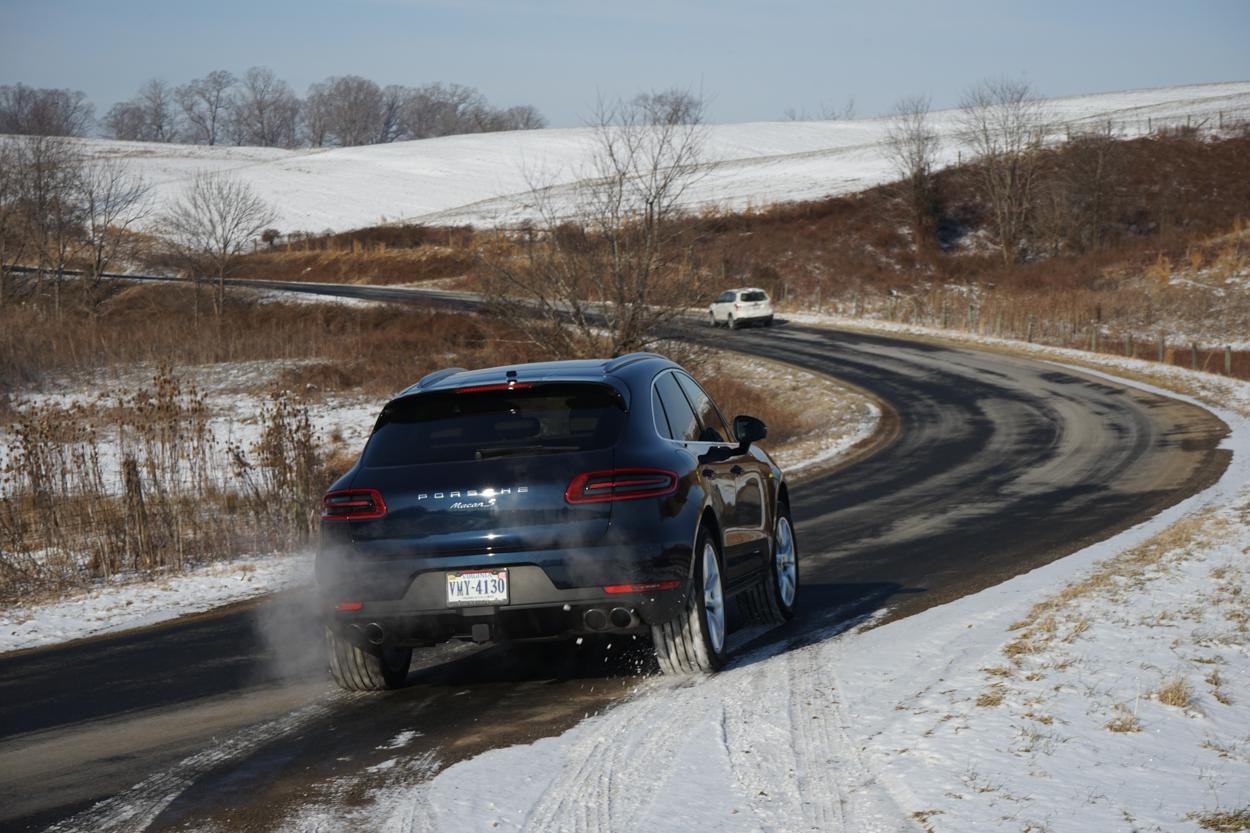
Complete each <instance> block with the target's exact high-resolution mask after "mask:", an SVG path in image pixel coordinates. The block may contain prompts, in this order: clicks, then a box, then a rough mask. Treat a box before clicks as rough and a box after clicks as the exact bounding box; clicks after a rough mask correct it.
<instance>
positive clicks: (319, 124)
mask: <svg viewBox="0 0 1250 833" xmlns="http://www.w3.org/2000/svg"><path fill="white" fill-rule="evenodd" d="M331 117H332V116H331V113H330V95H329V90H328V89H327V87H326V84H325V83H322V82H317V83H315V84H310V85H309V86H308V94H307V95H306V96H305V97H304V103H303V105H302V106H301V107H300V127H301V129H302V133H303V137H304V142H306V143H307V144H308V145H309V146H310V147H315V148H319V147H325V146H326V145H328V144H330V143H331V138H330V119H331Z"/></svg>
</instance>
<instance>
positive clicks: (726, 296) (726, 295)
mask: <svg viewBox="0 0 1250 833" xmlns="http://www.w3.org/2000/svg"><path fill="white" fill-rule="evenodd" d="M733 300H734V294H733V293H732V292H722V293H721V294H720V297H719V298H717V299H716V303H718V304H731V303H733Z"/></svg>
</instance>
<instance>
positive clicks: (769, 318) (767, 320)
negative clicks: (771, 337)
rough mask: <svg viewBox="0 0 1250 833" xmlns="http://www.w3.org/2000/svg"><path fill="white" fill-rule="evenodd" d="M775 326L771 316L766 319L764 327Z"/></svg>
mask: <svg viewBox="0 0 1250 833" xmlns="http://www.w3.org/2000/svg"><path fill="white" fill-rule="evenodd" d="M772 325H773V317H772V316H771V315H770V316H768V317H767V318H765V319H764V326H765V327H771V326H772Z"/></svg>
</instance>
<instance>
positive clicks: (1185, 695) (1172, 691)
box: [1155, 675, 1194, 709]
mask: <svg viewBox="0 0 1250 833" xmlns="http://www.w3.org/2000/svg"><path fill="white" fill-rule="evenodd" d="M1155 699H1156V700H1158V701H1159V702H1160V703H1162V704H1163V705H1165V706H1175V707H1176V708H1178V709H1188V708H1190V707H1191V706H1193V704H1194V690H1193V687H1192V686H1190V684H1189V681H1188V680H1186V679H1185V678H1184V677H1182V676H1180V675H1177V676H1175V677H1171V678H1169V679H1167V680H1165V681H1164V683H1163V685H1161V686H1159V689H1158V691H1156V692H1155Z"/></svg>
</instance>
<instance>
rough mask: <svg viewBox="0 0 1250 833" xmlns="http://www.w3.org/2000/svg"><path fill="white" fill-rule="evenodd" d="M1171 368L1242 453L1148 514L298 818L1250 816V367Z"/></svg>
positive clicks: (1049, 824) (486, 825)
mask: <svg viewBox="0 0 1250 833" xmlns="http://www.w3.org/2000/svg"><path fill="white" fill-rule="evenodd" d="M1075 355H1080V354H1075ZM1081 358H1083V359H1085V360H1086V361H1084V362H1083V363H1085V364H1088V357H1084V356H1082V357H1081ZM1106 364H1107V365H1108V366H1109V369H1112V370H1116V371H1119V372H1121V373H1124V372H1128V373H1132V374H1142V373H1150V372H1152V371H1155V370H1160V368H1157V367H1155V366H1153V365H1150V364H1149V363H1146V362H1140V361H1130V360H1123V359H1121V360H1110V359H1109V360H1108V361H1107V362H1106ZM1065 366H1066V365H1065ZM1081 369H1082V370H1085V369H1084V368H1081ZM1085 372H1090V371H1088V370H1085ZM1162 375H1165V376H1167V377H1169V378H1170V379H1171V381H1172V382H1175V383H1176V384H1178V385H1179V386H1182V387H1184V388H1186V389H1189V390H1193V391H1195V392H1198V393H1200V394H1201V396H1202V400H1203V403H1202V404H1205V405H1206V406H1207V407H1210V408H1212V409H1213V410H1214V411H1215V412H1216V413H1217V414H1218V415H1219V416H1220V417H1221V418H1222V419H1223V420H1224V421H1225V422H1226V423H1227V424H1228V425H1229V426H1230V427H1231V428H1232V435H1231V436H1230V438H1229V439H1228V440H1227V441H1226V443H1225V445H1226V447H1229V448H1231V449H1232V450H1233V454H1234V457H1233V462H1232V464H1231V465H1230V467H1229V468H1228V470H1227V471H1226V473H1225V474H1224V476H1223V477H1222V479H1221V480H1220V481H1219V482H1218V483H1217V484H1216V485H1214V486H1213V487H1211V488H1210V489H1208V490H1206V491H1205V492H1203V493H1201V494H1199V495H1196V496H1195V497H1193V498H1191V499H1189V500H1187V501H1185V502H1183V503H1181V504H1179V505H1177V506H1174V507H1172V508H1171V509H1169V510H1167V511H1166V512H1164V513H1162V514H1161V515H1159V516H1157V517H1155V518H1153V519H1152V520H1150V521H1148V522H1146V523H1144V524H1142V525H1140V526H1138V527H1135V528H1133V529H1130V530H1127V531H1125V532H1124V533H1121V534H1120V535H1117V536H1116V537H1114V538H1113V539H1111V540H1109V541H1106V542H1103V543H1101V544H1098V545H1095V546H1092V547H1090V548H1088V549H1086V550H1083V551H1081V552H1079V553H1076V554H1074V555H1072V556H1070V557H1068V558H1065V559H1062V560H1060V561H1058V562H1055V563H1053V564H1050V565H1048V566H1046V567H1043V568H1041V569H1038V570H1035V571H1033V572H1031V573H1028V574H1026V575H1023V576H1020V577H1018V578H1015V579H1013V580H1011V581H1008V582H1006V583H1004V584H1002V585H999V586H997V587H993V588H990V589H988V590H985V591H982V592H980V593H978V594H976V595H974V596H970V597H967V598H964V599H961V600H959V601H956V602H953V603H950V604H947V605H943V606H940V607H936V608H932V609H930V610H928V611H926V612H924V613H921V614H919V615H917V616H913V617H910V618H908V619H904V620H900V621H896V622H892V623H890V624H887V625H884V626H880V627H876V628H871V629H862V628H859V629H852V630H848V631H846V632H842V633H835V632H832V631H831V632H829V633H827V634H825V635H823V638H819V639H817V640H815V641H813V642H812V643H811V644H808V645H806V646H800V647H794V648H792V649H791V650H784V651H781V652H777V653H770V652H768V651H765V652H762V653H759V654H756V655H751V656H746V657H742V658H740V659H738V660H737V661H735V662H734V663H733V666H732V667H731V668H729V669H728V670H726V671H723V672H722V673H720V674H718V675H716V676H714V677H711V678H707V679H701V680H697V681H678V682H674V681H672V680H667V679H661V680H652V681H649V682H646V683H644V684H643V685H642V686H641V687H640V689H639V690H638V691H637V692H636V693H635V695H634V696H633V697H631V698H630V699H629V700H628V701H627V702H625V703H623V704H622V705H620V706H618V707H616V708H614V709H611V710H609V711H608V712H606V713H605V714H603V715H600V716H597V717H594V718H591V719H589V720H587V721H584V722H583V723H581V724H580V725H578V726H577V727H575V728H574V729H572V730H570V731H569V732H567V733H565V734H564V735H562V736H560V737H556V738H550V739H546V740H541V741H539V742H537V743H534V744H531V745H524V746H516V747H512V748H508V749H502V750H496V751H492V752H488V753H486V754H484V755H481V756H479V757H477V758H474V759H471V760H468V761H464V762H462V763H459V764H457V765H455V766H452V767H450V768H449V769H446V770H444V771H443V772H442V773H440V774H439V775H438V776H437V777H435V778H433V779H432V780H428V781H425V782H424V783H421V782H422V781H423V780H424V776H422V775H419V774H418V772H417V770H418V769H419V770H420V771H421V772H428V771H429V770H430V769H431V766H430V762H429V761H426V760H424V759H421V760H417V759H411V760H410V759H408V758H406V757H405V756H404V755H403V754H402V751H397V752H396V755H395V757H394V758H393V759H389V760H388V761H386V762H384V766H382V767H381V768H379V767H375V768H374V769H375V770H378V771H379V772H381V771H385V772H388V773H394V774H393V776H390V777H388V778H384V779H383V786H377V787H375V788H374V789H373V791H372V800H371V802H369V803H366V804H364V805H363V806H361V807H359V808H354V809H345V808H343V807H341V806H336V807H326V806H319V805H317V804H311V805H309V806H307V807H305V808H304V809H303V810H302V811H301V812H300V813H299V814H298V815H297V816H296V817H295V818H292V819H290V821H289V823H288V825H287V826H286V828H285V829H287V830H290V831H331V830H340V829H345V828H347V827H350V826H353V825H356V824H360V823H365V822H367V821H369V822H372V823H374V824H375V826H377V827H378V829H385V830H394V831H444V832H445V833H453V832H454V831H508V830H515V831H520V830H526V831H552V832H553V833H554V831H611V830H617V831H631V830H665V831H674V832H675V833H682V832H684V831H705V830H722V831H743V832H744V833H745V832H746V831H855V833H865V832H868V831H926V830H928V831H956V832H957V833H968V831H1033V832H1036V833H1040V831H1055V832H1056V833H1057V832H1058V831H1089V833H1104V831H1119V830H1123V831H1198V830H1202V829H1220V830H1238V829H1245V828H1244V826H1239V825H1238V824H1237V821H1238V820H1239V819H1240V823H1241V825H1244V824H1246V823H1247V821H1250V695H1248V694H1247V692H1250V603H1248V602H1247V601H1246V599H1247V598H1250V420H1248V419H1247V416H1248V415H1250V384H1246V383H1244V382H1238V381H1235V380H1227V379H1221V378H1218V377H1212V376H1207V375H1205V374H1195V373H1190V372H1188V371H1184V370H1180V369H1175V368H1170V369H1163V374H1162ZM1108 378H1116V377H1108ZM1136 384H1138V385H1139V386H1142V387H1146V388H1148V389H1152V390H1156V391H1158V390H1159V389H1158V388H1151V387H1150V386H1148V385H1143V384H1141V383H1136ZM1166 392H1167V393H1168V394H1169V395H1173V396H1175V395H1177V394H1176V393H1175V392H1173V391H1166ZM865 624H866V625H871V623H865ZM773 650H776V649H773ZM416 728H418V727H416V726H414V729H416ZM415 764H420V767H418V768H417V769H414V765H415ZM371 775H372V776H373V777H374V778H375V780H374V781H372V782H371V783H374V784H376V783H377V780H376V776H377V773H376V772H374V773H371ZM484 785H489V786H488V788H484ZM1219 823H1223V824H1225V825H1228V826H1223V827H1220V826H1218V824H1219Z"/></svg>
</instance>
